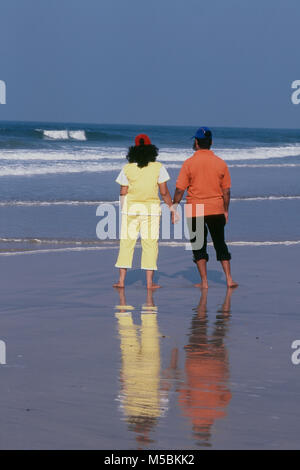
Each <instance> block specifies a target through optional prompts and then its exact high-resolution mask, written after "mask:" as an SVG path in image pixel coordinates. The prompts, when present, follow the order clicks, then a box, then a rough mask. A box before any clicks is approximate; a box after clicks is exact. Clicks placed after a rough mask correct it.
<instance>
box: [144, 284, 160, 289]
mask: <svg viewBox="0 0 300 470" xmlns="http://www.w3.org/2000/svg"><path fill="white" fill-rule="evenodd" d="M160 288H161V286H159V285H158V284H148V285H147V289H160Z"/></svg>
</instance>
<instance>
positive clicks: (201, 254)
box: [187, 217, 208, 289]
mask: <svg viewBox="0 0 300 470" xmlns="http://www.w3.org/2000/svg"><path fill="white" fill-rule="evenodd" d="M197 219H198V220H197ZM187 225H188V228H189V232H190V242H191V244H192V248H193V245H194V246H197V249H193V258H194V259H193V261H194V263H196V265H197V268H198V271H199V274H200V277H201V283H200V284H195V287H201V288H203V289H207V288H208V282H207V269H206V266H207V261H208V254H207V249H206V248H207V227H206V225H205V222H204V219H203V217H191V218H187ZM203 229H204V230H203ZM202 238H203V240H202ZM199 243H200V245H202V247H201V248H199V246H198V245H199Z"/></svg>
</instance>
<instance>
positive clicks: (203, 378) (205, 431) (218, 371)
mask: <svg viewBox="0 0 300 470" xmlns="http://www.w3.org/2000/svg"><path fill="white" fill-rule="evenodd" d="M231 293H232V290H231V289H228V290H227V293H226V297H225V300H224V303H223V307H222V309H221V315H219V316H217V319H216V322H215V324H214V326H213V331H212V333H211V334H209V332H208V326H209V325H208V319H207V314H206V304H207V290H206V289H203V290H202V293H201V298H200V302H199V305H198V307H197V309H196V312H197V313H196V314H195V315H194V317H193V319H192V325H191V329H190V330H191V332H190V335H189V342H188V344H187V345H186V346H185V351H186V361H185V372H186V380H185V383H184V384H183V385H182V386H181V387H180V390H179V404H180V406H181V407H182V411H183V414H184V416H186V417H188V418H189V420H190V422H191V424H192V429H193V434H194V438H195V440H196V443H197V444H198V445H200V446H210V445H211V442H210V441H211V428H212V426H213V424H214V422H215V420H216V419H220V418H223V417H224V416H226V407H227V406H228V404H229V402H230V400H231V392H230V390H229V387H228V380H229V362H228V353H227V350H226V346H225V344H224V338H225V334H226V331H227V328H228V320H229V318H230V314H229V312H230V298H231Z"/></svg>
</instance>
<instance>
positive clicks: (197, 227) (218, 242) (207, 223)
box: [187, 214, 231, 263]
mask: <svg viewBox="0 0 300 470" xmlns="http://www.w3.org/2000/svg"><path fill="white" fill-rule="evenodd" d="M187 222H188V228H189V233H190V242H191V243H192V247H193V256H194V262H195V263H196V262H197V261H199V260H200V259H205V260H206V261H208V258H209V257H208V253H207V234H208V231H209V233H210V236H211V239H212V242H213V245H214V248H215V250H216V255H217V260H218V261H225V260H230V259H231V254H230V253H229V251H228V248H227V245H226V243H225V234H224V228H225V224H226V219H225V215H224V214H217V215H205V216H204V220H203V217H192V218H189V219H187ZM203 224H204V226H203ZM203 229H204V230H203ZM197 238H198V240H200V243H197ZM201 246H202V247H201ZM195 247H196V249H195Z"/></svg>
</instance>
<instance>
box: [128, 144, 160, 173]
mask: <svg viewBox="0 0 300 470" xmlns="http://www.w3.org/2000/svg"><path fill="white" fill-rule="evenodd" d="M157 155H158V148H157V147H156V146H155V145H144V143H143V139H141V140H140V145H134V146H132V147H129V149H128V153H127V155H126V158H127V160H128V161H129V163H137V166H138V167H139V168H143V167H145V166H147V165H148V163H149V162H155V160H156V157H157Z"/></svg>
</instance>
